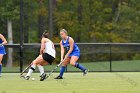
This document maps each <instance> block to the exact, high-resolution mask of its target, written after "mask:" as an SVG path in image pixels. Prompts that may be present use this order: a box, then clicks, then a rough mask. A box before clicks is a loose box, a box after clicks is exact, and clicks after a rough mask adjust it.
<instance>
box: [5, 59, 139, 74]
mask: <svg viewBox="0 0 140 93" xmlns="http://www.w3.org/2000/svg"><path fill="white" fill-rule="evenodd" d="M80 64H82V65H83V66H85V67H86V68H88V69H89V70H90V71H110V62H109V61H104V62H84V63H80ZM139 66H140V60H128V61H112V71H140V67H139ZM25 67H26V66H25ZM25 67H24V68H25ZM54 67H56V64H53V65H47V66H45V71H50V70H52V69H53V68H54ZM59 70H60V69H57V71H59ZM19 71H20V68H19V67H11V68H7V67H3V72H19ZM67 71H80V70H79V69H77V68H75V67H73V66H70V65H68V68H67Z"/></svg>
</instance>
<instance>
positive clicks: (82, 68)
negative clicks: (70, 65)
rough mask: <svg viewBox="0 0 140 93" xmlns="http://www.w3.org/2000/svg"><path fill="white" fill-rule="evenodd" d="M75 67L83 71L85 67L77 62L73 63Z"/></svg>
mask: <svg viewBox="0 0 140 93" xmlns="http://www.w3.org/2000/svg"><path fill="white" fill-rule="evenodd" d="M75 67H77V68H79V69H81V70H82V71H85V70H86V68H85V67H84V66H82V65H81V64H79V63H77V62H76V63H75Z"/></svg>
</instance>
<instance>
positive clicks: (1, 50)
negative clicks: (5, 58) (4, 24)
mask: <svg viewBox="0 0 140 93" xmlns="http://www.w3.org/2000/svg"><path fill="white" fill-rule="evenodd" d="M2 42H3V41H2V39H0V44H2ZM0 54H6V52H5V48H4V46H3V45H0Z"/></svg>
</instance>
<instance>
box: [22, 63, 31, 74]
mask: <svg viewBox="0 0 140 93" xmlns="http://www.w3.org/2000/svg"><path fill="white" fill-rule="evenodd" d="M32 64H33V63H31V64H30V65H29V66H27V67H26V68H25V69H24V70H23V71H22V72H21V74H20V76H21V75H23V73H24V72H26V71H27V70H28V69H29V68H30V67H31V65H32Z"/></svg>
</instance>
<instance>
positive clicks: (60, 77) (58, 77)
mask: <svg viewBox="0 0 140 93" xmlns="http://www.w3.org/2000/svg"><path fill="white" fill-rule="evenodd" d="M54 79H63V77H62V76H57V77H56V78H54Z"/></svg>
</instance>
